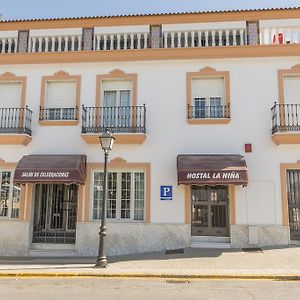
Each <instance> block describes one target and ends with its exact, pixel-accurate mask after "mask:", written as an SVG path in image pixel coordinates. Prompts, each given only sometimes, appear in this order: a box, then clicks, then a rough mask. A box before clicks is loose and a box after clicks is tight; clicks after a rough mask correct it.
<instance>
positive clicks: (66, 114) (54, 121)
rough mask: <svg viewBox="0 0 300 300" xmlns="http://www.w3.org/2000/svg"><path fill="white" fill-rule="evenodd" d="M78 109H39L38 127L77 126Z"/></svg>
mask: <svg viewBox="0 0 300 300" xmlns="http://www.w3.org/2000/svg"><path fill="white" fill-rule="evenodd" d="M78 122H79V121H78V107H67V108H42V107H40V115H39V123H40V125H45V126H48V125H57V126H61V125H77V124H78Z"/></svg>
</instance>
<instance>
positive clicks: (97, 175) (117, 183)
mask: <svg viewBox="0 0 300 300" xmlns="http://www.w3.org/2000/svg"><path fill="white" fill-rule="evenodd" d="M103 175H104V174H103V172H94V177H93V219H94V220H97V219H100V218H101V208H102V200H103V184H104V178H103V177H104V176H103ZM107 194H108V199H107V201H108V202H107V218H109V219H114V220H131V221H144V214H145V213H144V212H145V209H144V207H145V173H144V172H138V171H137V172H128V171H124V172H111V173H109V174H108V193H107Z"/></svg>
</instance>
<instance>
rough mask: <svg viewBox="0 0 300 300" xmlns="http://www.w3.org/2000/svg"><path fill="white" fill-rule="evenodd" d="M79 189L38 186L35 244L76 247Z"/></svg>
mask: <svg viewBox="0 0 300 300" xmlns="http://www.w3.org/2000/svg"><path fill="white" fill-rule="evenodd" d="M77 194H78V186H77V185H75V184H71V185H65V184H37V185H36V186H35V206H34V226H33V239H32V242H33V243H54V244H74V243H75V237H76V218H77Z"/></svg>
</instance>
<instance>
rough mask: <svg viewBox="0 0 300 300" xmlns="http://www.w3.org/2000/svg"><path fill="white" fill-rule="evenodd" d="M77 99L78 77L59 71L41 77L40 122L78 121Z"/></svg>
mask: <svg viewBox="0 0 300 300" xmlns="http://www.w3.org/2000/svg"><path fill="white" fill-rule="evenodd" d="M79 97H80V76H70V75H69V74H68V73H65V72H62V71H61V72H58V73H56V74H54V75H53V76H45V77H43V79H42V93H41V109H40V121H43V122H45V121H69V122H70V121H72V120H73V121H78V106H79ZM76 123H77V122H76ZM76 123H74V124H76ZM42 124H43V123H42ZM45 124H47V125H49V124H51V123H50V122H48V123H47V122H46V123H45ZM52 124H54V123H52ZM66 124H69V125H70V124H73V123H66Z"/></svg>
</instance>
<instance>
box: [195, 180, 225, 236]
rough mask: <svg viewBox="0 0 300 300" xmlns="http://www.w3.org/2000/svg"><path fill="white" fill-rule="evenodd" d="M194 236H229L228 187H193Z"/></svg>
mask: <svg viewBox="0 0 300 300" xmlns="http://www.w3.org/2000/svg"><path fill="white" fill-rule="evenodd" d="M191 198H192V199H191V202H192V235H193V236H201V235H202V236H222V237H227V236H229V213H228V207H229V192H228V186H196V185H192V187H191Z"/></svg>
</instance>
